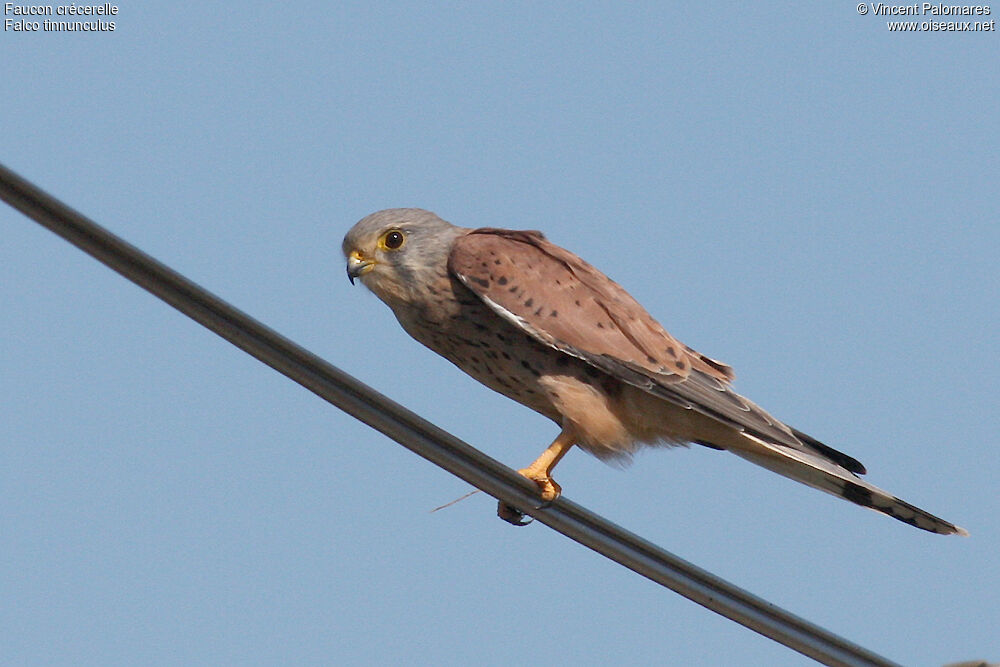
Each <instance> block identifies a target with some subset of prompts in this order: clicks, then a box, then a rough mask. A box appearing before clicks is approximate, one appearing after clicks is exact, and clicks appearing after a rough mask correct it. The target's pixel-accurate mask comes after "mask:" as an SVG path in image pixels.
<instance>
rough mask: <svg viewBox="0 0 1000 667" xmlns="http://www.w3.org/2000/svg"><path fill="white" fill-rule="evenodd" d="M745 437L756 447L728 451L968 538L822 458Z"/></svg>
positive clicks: (877, 508) (822, 488)
mask: <svg viewBox="0 0 1000 667" xmlns="http://www.w3.org/2000/svg"><path fill="white" fill-rule="evenodd" d="M742 435H743V437H744V438H747V439H748V440H750V441H752V442H753V443H754V444H753V445H750V446H747V447H739V448H735V447H733V448H729V449H730V451H731V452H733V453H734V454H736V455H737V456H740V457H742V458H745V459H747V460H748V461H750V462H752V463H756V464H757V465H759V466H763V467H764V468H767V469H768V470H771V471H773V472H776V473H778V474H779V475H784V476H785V477H789V478H791V479H794V480H796V481H798V482H802V483H803V484H808V485H809V486H811V487H813V488H815V489H819V490H820V491H826V492H827V493H830V494H832V495H835V496H839V497H840V498H845V499H847V500H850V501H851V502H852V503H855V504H857V505H861V506H862V507H868V508H870V509H873V510H875V511H876V512H881V513H882V514H887V515H889V516H891V517H892V518H893V519H897V520H899V521H902V522H903V523H908V524H910V525H911V526H916V527H917V528H922V529H923V530H928V531H930V532H932V533H938V534H941V535H962V536H966V537H967V536H968V535H969V533H968V531H966V530H965V529H964V528H960V527H959V526H956V525H955V524H953V523H949V522H948V521H945V520H944V519H941V518H939V517H936V516H934V515H933V514H931V513H930V512H927V511H925V510H922V509H920V508H919V507H916V506H914V505H911V504H910V503H908V502H906V501H904V500H900V499H899V498H897V497H896V496H894V495H892V494H891V493H888V492H887V491H883V490H882V489H880V488H878V487H877V486H874V485H872V484H869V483H868V482H866V481H864V480H863V479H861V478H860V477H858V476H856V475H854V474H853V473H851V472H850V471H849V470H847V469H845V468H843V467H841V466H840V465H838V464H837V463H834V462H833V461H830V460H828V459H826V458H824V457H822V456H819V455H815V454H812V453H810V452H803V451H800V450H797V449H792V448H790V447H784V446H782V445H776V444H773V443H770V442H766V441H764V440H761V439H759V438H756V437H754V436H752V435H748V434H746V433H743V434H742Z"/></svg>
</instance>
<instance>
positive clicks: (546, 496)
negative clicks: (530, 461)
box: [497, 468, 562, 526]
mask: <svg viewBox="0 0 1000 667" xmlns="http://www.w3.org/2000/svg"><path fill="white" fill-rule="evenodd" d="M517 472H519V473H520V474H521V475H523V476H525V477H527V478H528V479H530V480H531V481H532V482H534V483H535V484H537V485H538V495H540V496H541V498H542V504H541V505H539V507H544V506H545V505H548V504H549V503H551V502H552V501H553V500H555V499H556V498H558V497H559V496H560V495H561V494H562V487H560V486H559V485H558V484H556V481H555V480H554V479H552V478H551V477H549V476H548V475H546V474H544V473H539V472H538V471H536V470H532V469H531V468H522V469H521V470H518V471H517ZM497 516H498V517H500V518H501V519H503V520H504V521H506V522H507V523H509V524H511V525H513V526H527V525H528V524H529V523H531V519H527V520H525V516H524V512H522V511H521V510H519V509H517V508H516V507H514V506H513V505H508V504H507V503H505V502H504V501H502V500H501V501H500V502H499V503H498V504H497Z"/></svg>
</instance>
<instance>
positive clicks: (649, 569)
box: [0, 165, 898, 667]
mask: <svg viewBox="0 0 1000 667" xmlns="http://www.w3.org/2000/svg"><path fill="white" fill-rule="evenodd" d="M0 199H3V200H4V201H6V202H7V203H8V204H10V205H11V206H12V207H14V208H15V209H17V210H19V211H21V212H22V213H24V214H25V215H26V216H28V217H29V218H31V219H33V220H35V221H36V222H38V223H39V224H41V225H42V226H44V227H46V228H48V229H49V230H51V231H52V232H54V233H56V234H58V235H59V236H61V237H63V238H64V239H66V240H67V241H69V242H70V243H72V244H73V245H75V246H77V247H78V248H80V249H81V250H83V251H84V252H86V253H88V254H90V255H91V256H93V257H94V258H95V259H97V260H99V261H100V262H102V263H104V264H106V265H107V266H109V267H110V268H112V269H114V270H115V271H117V272H118V273H120V274H121V275H123V276H124V277H126V278H128V279H129V280H131V281H132V282H134V283H136V284H137V285H139V286H140V287H142V288H144V289H146V290H148V291H149V292H151V293H152V294H154V295H156V296H157V297H159V298H160V299H162V300H164V301H166V302H167V303H169V304H170V305H171V306H173V307H174V308H176V309H177V310H179V311H181V312H182V313H184V314H185V315H187V316H188V317H190V318H191V319H193V320H195V321H196V322H198V323H200V324H202V325H204V326H205V327H207V328H208V329H211V330H212V331H214V332H215V333H217V334H218V335H220V336H222V337H223V338H225V339H226V340H228V341H229V342H230V343H232V344H233V345H235V346H237V347H239V348H240V349H242V350H243V351H245V352H247V353H249V354H250V355H252V356H254V357H256V358H257V359H259V360H260V361H262V362H264V363H265V364H267V365H268V366H270V367H272V368H274V369H275V370H277V371H278V372H280V373H282V374H283V375H285V376H287V377H289V378H291V379H292V380H294V381H295V382H298V383H299V384H301V385H302V386H303V387H305V388H306V389H308V390H310V391H312V392H313V393H315V394H316V395H318V396H319V397H321V398H323V399H325V400H326V401H328V402H330V403H332V404H333V405H335V406H337V407H338V408H340V409H341V410H343V411H344V412H347V413H348V414H350V415H351V416H353V417H355V418H357V419H359V420H361V421H362V422H364V423H365V424H368V425H369V426H371V427H372V428H374V429H376V430H378V431H381V432H382V433H384V434H385V435H387V436H389V437H390V438H392V439H393V440H395V441H396V442H398V443H399V444H401V445H403V446H404V447H406V448H407V449H409V450H410V451H412V452H414V453H416V454H419V455H420V456H422V457H424V458H425V459H427V460H428V461H431V462H432V463H435V464H436V465H438V466H440V467H442V468H444V469H445V470H447V471H448V472H450V473H452V474H453V475H456V476H457V477H460V478H462V479H463V480H465V481H466V482H468V483H469V484H472V485H473V486H475V487H477V488H480V489H482V490H483V491H485V492H486V493H488V494H490V495H491V496H493V497H495V498H497V499H500V500H503V501H504V502H506V503H509V504H511V505H512V506H514V507H518V508H528V509H526V512H527V513H528V514H530V515H531V516H532V517H534V518H535V519H536V520H538V521H540V522H541V523H544V524H546V525H547V526H549V527H550V528H552V529H554V530H556V531H558V532H560V533H562V534H563V535H566V536H567V537H569V538H571V539H573V540H576V541H577V542H579V543H580V544H583V545H584V546H587V547H589V548H591V549H593V550H594V551H596V552H598V553H600V554H602V555H604V556H606V557H608V558H610V559H611V560H614V561H616V562H618V563H620V564H622V565H624V566H625V567H627V568H629V569H630V570H633V571H634V572H637V573H639V574H641V575H642V576H644V577H646V578H648V579H651V580H652V581H655V582H656V583H658V584H660V585H662V586H665V587H667V588H669V589H671V590H673V591H675V592H677V593H680V594H681V595H683V596H684V597H686V598H688V599H690V600H693V601H694V602H697V603H698V604H700V605H702V606H703V607H706V608H708V609H710V610H712V611H714V612H716V613H718V614H721V615H723V616H725V617H726V618H729V619H731V620H733V621H736V622H737V623H740V624H742V625H744V626H746V627H748V628H750V629H751V630H754V631H755V632H758V633H760V634H762V635H764V636H766V637H770V638H771V639H773V640H775V641H777V642H779V643H781V644H784V645H785V646H787V647H789V648H791V649H794V650H796V651H798V652H800V653H803V654H805V655H807V656H809V657H811V658H814V659H815V660H817V661H819V662H821V663H823V664H826V665H837V666H843V667H861V666H866V667H893V666H896V663H894V662H891V661H889V660H887V659H885V658H883V657H881V656H879V655H877V654H875V653H873V652H871V651H869V650H867V649H865V648H862V647H860V646H858V645H857V644H854V643H852V642H850V641H848V640H846V639H844V638H842V637H839V636H837V635H835V634H833V633H831V632H828V631H827V630H824V629H823V628H821V627H819V626H817V625H815V624H813V623H811V622H809V621H807V620H805V619H803V618H800V617H798V616H795V615H794V614H791V613H789V612H787V611H785V610H783V609H781V608H780V607H777V606H775V605H773V604H771V603H769V602H767V601H766V600H763V599H762V598H759V597H757V596H755V595H753V594H752V593H749V592H747V591H745V590H743V589H741V588H739V587H737V586H734V585H733V584H730V583H729V582H727V581H725V580H723V579H720V578H719V577H716V576H715V575H713V574H711V573H710V572H707V571H705V570H703V569H701V568H699V567H697V566H696V565H694V564H692V563H689V562H687V561H685V560H683V559H681V558H678V557H677V556H675V555H673V554H671V553H669V552H667V551H665V550H663V549H661V548H660V547H658V546H656V545H655V544H652V543H651V542H648V541H647V540H644V539H643V538H641V537H639V536H638V535H635V534H634V533H630V532H629V531H627V530H625V529H624V528H621V527H620V526H618V525H616V524H614V523H611V522H610V521H608V520H606V519H604V518H603V517H600V516H598V515H596V514H594V513H593V512H591V511H590V510H588V509H586V508H584V507H581V506H580V505H577V504H576V503H574V502H572V501H570V500H567V499H566V498H559V499H558V500H556V501H555V502H554V503H551V504H550V505H547V506H545V507H542V508H536V507H535V506H536V505H537V502H538V499H537V490H536V487H535V485H534V484H533V483H531V482H529V481H528V480H526V479H525V478H523V477H522V476H521V475H519V474H517V473H516V472H515V471H514V470H512V469H511V468H508V467H507V466H505V465H503V464H502V463H500V462H499V461H496V460H494V459H492V458H490V457H489V456H487V455H486V454H483V453H482V452H480V451H479V450H477V449H475V448H474V447H472V446H471V445H468V444H467V443H465V442H463V441H461V440H459V439H458V438H456V437H455V436H453V435H451V434H450V433H448V432H446V431H444V430H442V429H440V428H438V427H437V426H435V425H434V424H431V423H430V422H428V421H426V420H424V419H422V418H421V417H419V416H417V415H416V414H414V413H412V412H410V411H409V410H407V409H406V408H404V407H403V406H401V405H399V404H398V403H395V402H394V401H392V400H390V399H389V398H387V397H385V396H383V395H382V394H380V393H378V392H376V391H375V390H374V389H372V388H370V387H368V386H367V385H365V384H364V383H362V382H361V381H359V380H357V379H356V378H354V377H352V376H351V375H348V374H347V373H345V372H343V371H341V370H340V369H338V368H336V367H335V366H333V365H331V364H329V363H327V362H326V361H324V360H323V359H320V358H319V357H317V356H316V355H315V354H313V353H311V352H309V351H308V350H306V349H304V348H302V347H300V346H299V345H296V344H295V343H293V342H292V341H290V340H289V339H287V338H285V337H284V336H282V335H280V334H279V333H277V332H275V331H273V330H272V329H270V328H268V327H267V326H265V325H264V324H262V323H260V322H258V321H257V320H255V319H253V318H252V317H250V316H249V315H247V314H246V313H243V312H242V311H240V310H238V309H236V308H234V307H233V306H231V305H230V304H228V303H226V302H225V301H223V300H222V299H220V298H218V297H217V296H215V295H213V294H211V293H210V292H208V291H207V290H205V289H203V288H202V287H200V286H198V285H196V284H195V283H193V282H192V281H190V280H188V279H187V278H185V277H184V276H182V275H181V274H179V273H177V272H176V271H174V270H173V269H171V268H170V267H168V266H166V265H164V264H162V263H160V262H159V261H157V260H155V259H154V258H152V257H150V256H149V255H147V254H146V253H144V252H142V251H141V250H139V249H138V248H136V247H135V246H133V245H131V244H129V243H127V242H126V241H124V240H123V239H121V238H119V237H118V236H115V235H114V234H112V233H111V232H109V231H108V230H106V229H104V228H103V227H101V226H99V225H98V224H97V223H95V222H93V221H92V220H90V219H88V218H87V217H85V216H84V215H82V214H80V213H78V212H77V211H75V210H73V209H71V208H70V207H68V206H66V205H65V204H63V203H62V202H60V201H58V200H57V199H55V198H54V197H52V196H51V195H49V194H47V193H46V192H44V191H42V190H41V189H39V188H38V187H36V186H34V185H32V184H31V183H29V182H28V181H26V180H25V179H23V178H21V177H20V176H18V175H17V174H16V173H14V172H13V171H11V170H10V169H8V168H7V167H5V166H3V165H0ZM897 667H898V666H897Z"/></svg>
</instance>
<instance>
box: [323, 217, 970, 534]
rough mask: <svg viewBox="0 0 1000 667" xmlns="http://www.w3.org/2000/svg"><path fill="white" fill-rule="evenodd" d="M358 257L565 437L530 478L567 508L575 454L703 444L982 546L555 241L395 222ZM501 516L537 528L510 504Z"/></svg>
mask: <svg viewBox="0 0 1000 667" xmlns="http://www.w3.org/2000/svg"><path fill="white" fill-rule="evenodd" d="M343 250H344V254H345V255H346V256H347V274H348V276H349V278H350V279H351V282H352V283H353V282H354V279H355V278H360V279H361V281H362V283H363V284H364V285H365V286H366V287H368V288H369V289H370V290H371V291H372V292H374V293H375V295H376V296H378V298H379V299H381V300H382V301H384V302H385V303H386V304H387V305H388V306H389V307H390V308H391V309H392V311H393V313H395V315H396V318H397V319H398V320H399V323H400V324H401V325H402V326H403V328H404V329H405V330H406V331H407V333H409V334H410V335H411V336H413V337H414V338H416V339H417V340H418V341H419V342H421V343H423V344H424V345H426V346H427V347H429V348H430V349H432V350H434V351H435V352H437V353H438V354H440V355H442V356H443V357H445V358H446V359H448V360H449V361H451V362H452V363H454V364H455V365H456V366H458V367H459V368H461V369H462V370H463V371H465V372H466V373H468V374H469V375H471V376H472V377H474V378H475V379H477V380H479V381H480V382H482V383H483V384H485V385H486V386H487V387H489V388H491V389H493V390H495V391H498V392H500V393H501V394H503V395H505V396H508V397H510V398H512V399H514V400H515V401H517V402H519V403H522V404H524V405H526V406H528V407H529V408H531V409H532V410H535V411H536V412H539V413H541V414H543V415H545V416H546V417H548V418H550V419H552V420H553V421H555V422H556V423H557V424H559V426H560V427H561V429H562V430H561V432H560V433H559V435H558V437H557V438H556V439H555V441H554V442H553V443H552V444H551V445H550V446H549V447H548V449H546V450H545V451H544V452H543V453H542V455H541V456H540V457H538V459H537V460H536V461H535V462H534V463H532V464H531V465H530V466H528V467H527V468H525V469H523V470H521V471H520V472H521V474H523V475H524V476H525V477H527V478H528V479H531V480H533V481H534V482H536V483H537V484H538V487H539V491H540V494H541V498H542V500H543V501H552V500H554V499H555V498H557V497H558V496H559V493H560V489H559V486H558V485H557V484H556V483H555V481H553V479H552V476H551V473H552V468H553V467H554V466H555V465H556V463H558V462H559V460H560V459H561V458H562V457H563V455H565V454H566V452H567V451H569V449H570V448H571V447H572V446H573V445H574V444H575V445H579V446H580V447H581V448H583V449H585V450H587V451H588V452H590V453H591V454H594V455H595V456H597V457H598V458H601V459H614V458H620V457H628V456H629V455H630V454H631V453H632V452H634V451H635V450H636V448H638V447H640V446H642V445H657V444H668V445H680V444H686V443H697V444H699V445H704V446H706V447H711V448H714V449H724V450H728V451H730V452H732V453H734V454H736V455H737V456H741V457H743V458H745V459H747V460H749V461H752V462H753V463H756V464H758V465H760V466H763V467H765V468H768V469H769V470H772V471H774V472H777V473H779V474H781V475H785V476H786V477H790V478H792V479H794V480H797V481H799V482H802V483H803V484H808V485H809V486H812V487H814V488H817V489H819V490H821V491H826V492H827V493H831V494H833V495H835V496H839V497H841V498H846V499H847V500H850V501H851V502H853V503H857V504H858V505H862V506H864V507H869V508H871V509H874V510H877V511H879V512H882V513H883V514H888V515H889V516H891V517H893V518H895V519H898V520H900V521H903V522H905V523H908V524H911V525H913V526H916V527H917V528H922V529H924V530H929V531H931V532H935V533H941V534H944V535H948V534H953V533H957V534H960V535H967V534H968V533H966V531H965V530H963V529H962V528H959V527H958V526H955V525H954V524H951V523H949V522H947V521H945V520H943V519H940V518H938V517H936V516H934V515H933V514H930V513H929V512H926V511H924V510H922V509H920V508H918V507H915V506H913V505H911V504H909V503H907V502H904V501H902V500H900V499H899V498H896V497H895V496H893V495H892V494H890V493H887V492H886V491H883V490H882V489H879V488H877V487H875V486H872V485H871V484H869V483H868V482H866V481H864V480H862V479H861V478H860V477H859V475H862V474H864V473H865V468H864V466H863V465H861V463H859V462H858V461H856V460H855V459H853V458H852V457H850V456H848V455H846V454H843V453H841V452H839V451H837V450H835V449H833V448H832V447H829V446H827V445H824V444H823V443H821V442H819V441H818V440H816V439H814V438H811V437H810V436H808V435H806V434H804V433H802V432H801V431H798V430H796V429H794V428H791V427H789V426H787V425H785V424H783V423H782V422H780V421H778V420H777V419H775V418H774V417H772V416H771V415H769V414H768V413H767V412H765V411H764V410H762V409H761V408H759V407H758V406H756V405H755V404H754V403H752V402H751V401H749V400H747V399H745V398H743V397H742V396H740V395H739V394H737V393H736V392H734V391H733V390H732V388H731V386H730V382H731V381H732V379H733V372H732V369H731V368H730V367H729V366H727V365H726V364H723V363H721V362H719V361H716V360H714V359H710V358H709V357H706V356H705V355H703V354H699V353H698V352H696V351H695V350H693V349H692V348H690V347H688V346H687V345H684V344H683V343H681V342H679V341H677V340H676V339H674V338H673V337H672V336H671V335H670V334H669V333H667V332H666V331H665V330H664V329H663V327H662V326H660V324H659V323H658V322H657V321H656V320H654V319H653V318H652V316H650V315H649V313H647V312H646V310H645V309H644V308H643V307H642V306H641V305H639V303H638V302H637V301H636V300H635V299H633V298H632V297H631V296H630V295H629V294H628V292H626V291H625V290H624V289H623V288H622V287H621V286H620V285H618V284H617V283H615V282H614V281H612V280H611V279H610V278H608V277H607V276H605V275H604V274H603V273H601V272H600V271H598V270H597V269H595V268H594V267H592V266H591V265H590V264H587V263H586V262H584V261H583V260H582V259H580V258H579V257H577V256H576V255H574V254H573V253H571V252H569V251H567V250H564V249H563V248H560V247H559V246H556V245H554V244H552V243H550V242H549V241H547V240H546V239H545V237H544V236H543V235H542V234H541V233H539V232H535V231H513V230H507V229H491V228H482V229H467V228H463V227H456V226H454V225H451V224H449V223H448V222H445V221H444V220H442V219H441V218H439V217H437V216H436V215H434V214H433V213H430V212H428V211H424V210H421V209H414V208H406V209H389V210H385V211H379V212H378V213H373V214H372V215H369V216H368V217H366V218H364V219H362V220H361V221H360V222H358V223H357V224H356V225H354V227H353V228H351V230H350V231H349V232H348V233H347V236H345V237H344V244H343ZM499 514H500V516H501V517H503V518H504V519H506V520H508V521H510V522H512V523H518V522H520V520H521V519H522V518H523V515H522V514H521V513H520V512H519V511H518V510H516V509H514V508H512V507H509V506H507V505H506V504H504V503H501V504H500V508H499Z"/></svg>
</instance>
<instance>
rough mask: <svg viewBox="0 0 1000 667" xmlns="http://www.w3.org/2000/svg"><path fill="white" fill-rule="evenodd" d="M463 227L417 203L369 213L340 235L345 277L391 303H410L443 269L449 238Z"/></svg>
mask: <svg viewBox="0 0 1000 667" xmlns="http://www.w3.org/2000/svg"><path fill="white" fill-rule="evenodd" d="M467 231H468V230H467V229H464V228H462V227H456V226H455V225H452V224H450V223H448V222H445V221H444V220H442V219H441V218H439V217H437V216H436V215H434V214H433V213H431V212H430V211H425V210H423V209H420V208H390V209H386V210H384V211H378V212H377V213H372V214H371V215H369V216H367V217H365V218H362V219H361V220H360V221H358V223H357V224H356V225H354V226H353V227H351V230H350V231H349V232H347V235H346V236H345V237H344V243H343V251H344V256H345V257H346V258H347V277H348V278H349V279H350V281H351V283H353V282H354V279H355V278H360V279H361V282H362V284H364V286H365V287H367V288H368V289H370V290H371V291H372V292H374V293H375V295H376V296H378V297H379V298H380V299H382V301H385V302H386V303H387V304H389V305H390V306H395V305H401V304H413V303H415V302H416V301H418V300H419V299H420V297H421V296H422V295H423V287H424V286H426V285H428V284H430V283H432V282H433V281H434V279H435V277H439V276H443V275H444V274H445V272H446V271H447V264H448V252H449V251H450V249H451V244H452V241H454V240H455V238H456V237H458V236H461V235H462V234H464V233H466V232H467Z"/></svg>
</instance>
